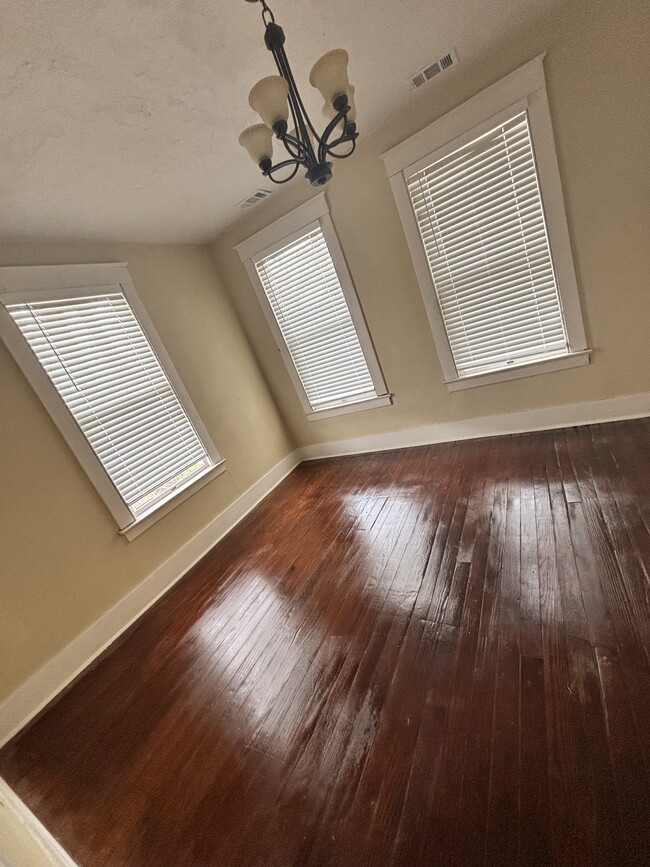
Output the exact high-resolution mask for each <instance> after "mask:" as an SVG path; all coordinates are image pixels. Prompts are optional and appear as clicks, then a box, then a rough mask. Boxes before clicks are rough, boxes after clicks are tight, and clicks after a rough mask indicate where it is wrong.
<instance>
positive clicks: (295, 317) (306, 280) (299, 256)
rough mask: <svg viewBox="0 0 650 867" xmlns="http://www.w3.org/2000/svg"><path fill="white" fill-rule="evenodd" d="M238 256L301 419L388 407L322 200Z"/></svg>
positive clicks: (262, 235) (251, 242) (266, 233)
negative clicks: (292, 388) (283, 364)
mask: <svg viewBox="0 0 650 867" xmlns="http://www.w3.org/2000/svg"><path fill="white" fill-rule="evenodd" d="M237 249H238V251H239V254H240V256H241V258H242V259H243V260H244V262H245V263H246V267H247V269H248V272H249V275H250V276H251V279H252V280H253V284H254V286H255V288H256V291H257V293H258V296H259V298H260V302H261V304H262V307H263V309H264V312H265V314H266V316H267V319H268V321H269V324H270V326H271V329H272V331H273V333H274V336H275V338H276V341H277V343H278V346H279V348H280V351H281V352H282V354H283V356H284V359H285V362H286V363H287V366H288V369H289V373H290V374H291V376H292V379H293V381H294V385H295V386H296V389H297V391H298V394H299V396H300V398H301V401H302V404H303V407H304V409H305V411H306V412H307V414H308V417H310V418H322V417H324V416H326V415H334V414H338V413H341V412H350V411H355V410H359V409H368V408H370V407H373V406H379V405H381V406H383V405H386V404H388V403H390V397H389V396H388V395H387V394H386V386H385V383H384V380H383V377H382V375H381V371H380V369H379V364H378V362H377V359H376V356H375V353H374V350H373V347H372V343H371V340H370V336H369V334H368V330H367V327H366V324H365V321H364V319H363V314H362V313H361V308H360V307H359V302H358V300H357V297H356V293H355V291H354V288H353V286H352V281H351V279H350V275H349V273H348V271H347V268H346V266H345V262H344V259H343V255H342V253H341V250H340V247H339V244H338V240H337V238H336V235H335V233H334V229H333V226H332V224H331V220H330V218H329V214H328V213H327V205H326V203H325V198H324V196H322V195H320V196H317V197H316V198H315V199H312V200H311V201H310V202H308V203H307V205H303V206H302V207H301V208H298V209H297V210H296V211H294V212H293V213H292V214H290V215H289V216H288V217H285V218H283V219H282V220H279V221H278V222H277V223H276V224H274V225H273V226H270V227H268V228H267V229H265V230H263V231H262V232H260V233H258V235H256V236H254V237H253V238H249V239H248V241H245V242H244V243H243V244H240V245H239V247H238V248H237Z"/></svg>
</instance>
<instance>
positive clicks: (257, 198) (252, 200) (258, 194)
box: [236, 190, 272, 211]
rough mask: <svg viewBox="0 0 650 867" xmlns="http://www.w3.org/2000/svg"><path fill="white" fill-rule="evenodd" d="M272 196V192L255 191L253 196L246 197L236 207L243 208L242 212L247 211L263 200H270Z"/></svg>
mask: <svg viewBox="0 0 650 867" xmlns="http://www.w3.org/2000/svg"><path fill="white" fill-rule="evenodd" d="M270 195H272V193H271V190H255V192H254V193H253V194H252V195H250V196H246V198H245V199H242V200H241V202H238V203H237V205H236V207H238V208H241V209H242V211H246V210H247V209H248V208H253V207H254V206H255V205H257V204H258V203H259V202H261V201H262V200H263V199H268V197H269V196H270Z"/></svg>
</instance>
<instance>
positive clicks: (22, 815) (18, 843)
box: [0, 778, 76, 867]
mask: <svg viewBox="0 0 650 867" xmlns="http://www.w3.org/2000/svg"><path fill="white" fill-rule="evenodd" d="M0 864H6V865H7V867H8V865H11V867H36V865H38V867H76V863H75V862H74V861H73V860H72V858H70V856H69V855H68V854H67V853H66V852H65V851H64V850H63V849H62V848H61V846H60V845H59V843H57V841H56V840H55V839H54V837H53V836H52V835H51V834H50V832H49V831H48V830H47V828H45V827H44V825H42V824H41V823H40V822H39V821H38V819H37V818H36V816H35V815H34V814H33V813H32V812H31V810H29V809H28V808H27V807H26V806H25V804H24V803H23V802H22V801H21V800H20V798H19V797H18V795H16V793H15V792H14V791H12V789H10V788H9V786H8V785H7V784H6V783H5V781H4V780H3V779H2V778H0Z"/></svg>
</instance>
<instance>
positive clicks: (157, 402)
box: [7, 289, 212, 517]
mask: <svg viewBox="0 0 650 867" xmlns="http://www.w3.org/2000/svg"><path fill="white" fill-rule="evenodd" d="M7 310H8V312H9V313H10V315H11V316H12V318H13V319H14V321H15V323H16V325H17V326H18V328H19V329H20V331H21V332H22V334H23V337H24V338H25V340H26V341H27V343H28V344H29V346H30V347H31V349H32V351H33V352H34V354H35V355H36V357H37V359H38V360H39V362H40V364H41V366H42V367H43V369H44V371H45V373H46V374H47V375H48V377H49V378H50V380H51V381H52V383H53V385H54V387H55V388H56V389H57V391H58V392H59V394H60V396H61V398H62V400H63V401H64V402H65V404H66V406H67V407H68V409H69V411H70V412H71V414H72V416H73V418H74V419H75V421H76V422H77V424H78V425H79V428H80V429H81V431H82V433H83V434H84V436H85V437H86V439H87V440H88V443H89V444H90V446H91V448H92V449H93V451H94V452H95V454H96V455H97V457H98V459H99V460H100V462H101V464H102V466H103V467H104V469H105V470H106V472H107V473H108V475H109V477H110V478H111V480H112V482H113V484H114V485H115V487H116V489H117V490H118V492H119V493H120V495H121V497H122V499H123V500H124V502H125V503H126V505H127V506H128V507H129V508H130V510H131V512H132V514H133V515H134V517H137V516H138V514H139V512H140V510H142V509H149V508H151V507H152V506H153V505H155V504H156V502H157V498H158V497H163V496H165V495H167V494H168V492H169V490H173V489H174V487H175V485H177V484H179V483H180V482H181V481H183V482H185V481H187V479H191V478H192V477H193V475H194V474H195V473H196V472H199V471H202V469H203V467H205V466H210V465H211V464H212V461H211V459H210V457H209V456H208V454H207V451H206V449H205V446H204V445H203V443H202V442H201V440H200V438H199V435H198V434H197V432H196V430H195V428H194V425H193V424H192V422H191V421H190V419H189V417H188V415H187V413H186V411H185V409H184V408H183V406H182V405H181V403H180V401H179V399H178V396H177V395H176V393H175V391H174V389H173V386H172V385H171V382H170V381H169V379H168V377H167V375H166V373H165V372H164V370H163V369H162V367H161V365H160V362H159V360H158V358H157V356H156V354H155V352H154V350H153V348H152V346H151V344H150V342H149V340H148V338H147V336H146V334H145V333H144V331H143V330H142V326H141V325H140V323H139V321H138V319H137V317H136V316H135V314H134V312H133V310H132V309H131V306H130V304H129V303H128V301H127V299H126V296H125V295H124V294H123V293H122V292H109V293H103V292H101V291H98V290H93V289H89V290H88V295H87V296H79V297H71V298H56V299H50V300H45V301H36V302H33V303H20V304H8V305H7ZM195 465H196V466H195Z"/></svg>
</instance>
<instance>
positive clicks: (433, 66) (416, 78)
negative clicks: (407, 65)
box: [409, 48, 458, 90]
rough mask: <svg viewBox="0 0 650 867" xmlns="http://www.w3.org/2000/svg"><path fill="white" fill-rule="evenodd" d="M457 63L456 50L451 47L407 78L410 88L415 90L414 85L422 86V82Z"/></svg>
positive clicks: (424, 82)
mask: <svg viewBox="0 0 650 867" xmlns="http://www.w3.org/2000/svg"><path fill="white" fill-rule="evenodd" d="M457 63H458V58H457V57H456V52H455V51H454V49H453V48H452V50H451V51H448V52H447V53H446V54H443V55H442V57H439V58H438V59H437V60H434V61H433V63H430V64H429V65H428V66H425V67H424V69H421V70H420V71H419V72H416V73H415V75H412V76H411V78H409V83H410V85H411V90H415V88H416V87H422V85H423V84H426V83H427V82H428V81H431V79H432V78H435V77H436V75H440V73H441V72H446V71H447V70H448V69H451V68H452V66H456V64H457Z"/></svg>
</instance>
